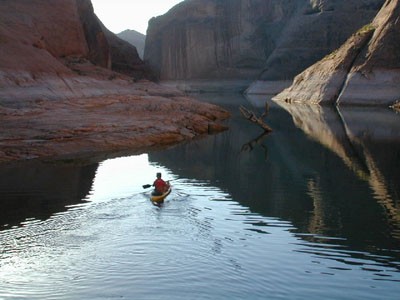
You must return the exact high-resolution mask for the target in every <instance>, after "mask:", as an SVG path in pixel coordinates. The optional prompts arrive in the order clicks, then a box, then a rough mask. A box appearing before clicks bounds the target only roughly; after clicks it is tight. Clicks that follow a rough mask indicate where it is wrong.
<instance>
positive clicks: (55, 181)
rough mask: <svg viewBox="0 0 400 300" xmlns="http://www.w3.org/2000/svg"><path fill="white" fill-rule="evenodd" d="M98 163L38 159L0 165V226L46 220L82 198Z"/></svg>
mask: <svg viewBox="0 0 400 300" xmlns="http://www.w3.org/2000/svg"><path fill="white" fill-rule="evenodd" d="M97 166H98V165H97V164H92V165H86V166H80V165H74V164H61V165H60V164H51V163H44V162H39V161H32V162H23V163H11V164H5V165H2V166H1V167H0V206H1V210H0V230H2V229H7V228H10V227H12V226H18V225H20V224H21V223H22V222H24V221H25V220H27V219H37V220H46V219H48V218H50V217H51V216H52V215H53V214H55V213H58V212H62V211H65V210H67V208H66V206H69V205H74V204H79V203H83V202H84V198H85V197H86V196H87V194H88V193H89V191H90V189H91V186H92V181H93V178H94V176H95V172H96V170H97Z"/></svg>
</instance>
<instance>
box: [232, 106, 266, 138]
mask: <svg viewBox="0 0 400 300" xmlns="http://www.w3.org/2000/svg"><path fill="white" fill-rule="evenodd" d="M239 110H240V112H241V113H242V116H243V117H244V118H246V119H247V120H249V121H251V122H253V123H255V124H257V125H258V126H260V127H261V128H262V129H264V130H265V131H267V132H271V131H272V128H271V127H269V126H268V125H267V124H265V123H264V122H263V118H265V117H266V115H268V112H269V106H268V104H267V106H266V111H265V113H264V114H263V115H262V116H261V117H257V115H256V114H255V113H254V112H253V111H251V110H249V109H247V108H246V107H244V106H242V105H241V106H240V107H239Z"/></svg>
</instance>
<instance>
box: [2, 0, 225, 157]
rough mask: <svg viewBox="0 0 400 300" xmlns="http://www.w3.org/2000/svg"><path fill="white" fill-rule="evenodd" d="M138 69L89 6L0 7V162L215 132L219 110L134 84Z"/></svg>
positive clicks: (78, 0) (8, 2)
mask: <svg viewBox="0 0 400 300" xmlns="http://www.w3.org/2000/svg"><path fill="white" fill-rule="evenodd" d="M143 68H144V64H143V61H141V60H140V59H139V57H138V56H137V52H136V49H135V48H134V47H133V46H131V45H129V44H128V43H127V42H125V41H122V40H120V39H119V38H117V37H115V36H114V35H113V34H112V33H111V32H109V31H107V30H106V29H105V28H103V26H102V24H101V22H99V20H98V19H97V17H96V15H95V14H94V13H93V8H92V4H91V2H90V0H58V1H57V5H53V3H50V1H46V0H29V1H28V0H19V1H14V0H3V1H1V2H0V127H1V128H2V130H1V132H0V162H1V161H8V160H15V159H28V158H37V157H42V156H57V155H62V154H77V153H81V152H96V151H117V150H121V149H136V150H137V149H145V148H146V147H157V146H159V145H169V144H171V143H174V142H179V141H182V140H184V139H190V138H193V137H195V136H198V135H200V134H204V133H209V132H215V131H220V130H223V129H224V127H223V126H221V125H219V124H218V120H221V119H224V118H227V117H228V116H229V114H228V113H227V112H226V111H223V110H222V109H219V108H218V107H216V106H213V105H208V104H202V103H198V102H196V101H194V100H193V99H190V98H188V97H185V96H184V95H183V94H182V93H180V92H179V91H177V90H173V89H168V88H165V87H161V86H159V85H156V84H154V83H152V82H149V81H147V80H140V78H141V77H140V76H145V75H146V71H145V70H144V69H143ZM115 70H116V71H118V72H115ZM121 72H123V73H125V74H128V75H129V76H127V75H125V74H121ZM132 76H134V78H132ZM134 81H135V82H134ZM136 81H138V82H136ZM177 112H179V113H178V114H177Z"/></svg>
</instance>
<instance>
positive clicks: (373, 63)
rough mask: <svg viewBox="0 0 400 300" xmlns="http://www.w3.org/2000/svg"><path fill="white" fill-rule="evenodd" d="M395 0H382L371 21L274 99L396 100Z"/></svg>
mask: <svg viewBox="0 0 400 300" xmlns="http://www.w3.org/2000/svg"><path fill="white" fill-rule="evenodd" d="M399 20H400V2H399V0H387V1H386V2H385V4H384V6H383V7H382V9H381V10H380V12H379V13H378V15H377V16H376V18H375V19H374V20H373V22H372V23H371V24H369V25H367V26H365V27H363V28H362V29H361V30H359V31H358V32H357V33H356V34H354V35H353V36H352V37H351V38H349V40H348V41H347V42H346V43H345V44H344V45H343V46H342V47H341V48H339V49H338V50H337V51H335V52H333V53H332V54H330V55H328V56H327V57H325V58H324V59H323V60H322V61H320V62H318V63H316V64H315V65H313V66H312V67H310V68H308V69H307V70H305V71H304V72H303V73H301V74H299V75H298V76H297V77H296V78H295V80H294V83H293V85H292V86H291V87H290V88H288V89H286V90H284V91H283V92H282V93H280V94H279V95H277V96H276V97H275V98H274V99H276V100H285V101H289V102H306V103H335V104H362V105H391V104H393V103H395V102H396V101H398V100H399V99H400V21H399Z"/></svg>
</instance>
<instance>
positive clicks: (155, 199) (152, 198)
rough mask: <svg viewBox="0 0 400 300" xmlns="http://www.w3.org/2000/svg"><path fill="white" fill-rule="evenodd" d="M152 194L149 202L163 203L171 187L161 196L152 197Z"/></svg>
mask: <svg viewBox="0 0 400 300" xmlns="http://www.w3.org/2000/svg"><path fill="white" fill-rule="evenodd" d="M153 193H154V192H152V193H151V195H150V197H151V201H154V202H163V201H164V199H165V197H167V196H168V195H169V194H170V193H171V186H169V188H168V190H167V191H166V192H165V193H164V194H162V195H154V194H153Z"/></svg>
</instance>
